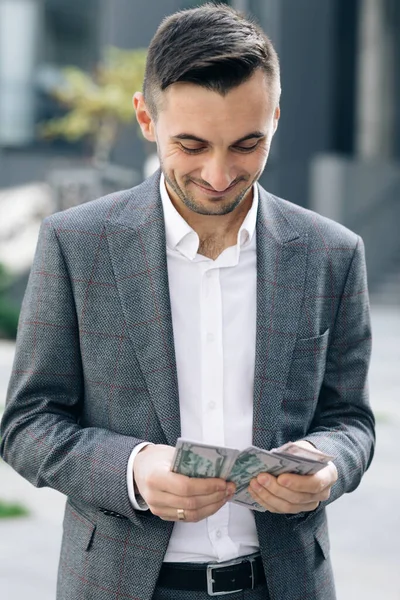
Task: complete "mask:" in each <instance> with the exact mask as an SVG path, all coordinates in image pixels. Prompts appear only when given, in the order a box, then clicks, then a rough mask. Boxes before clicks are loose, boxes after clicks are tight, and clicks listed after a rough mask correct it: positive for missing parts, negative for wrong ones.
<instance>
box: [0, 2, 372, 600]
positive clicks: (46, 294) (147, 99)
mask: <svg viewBox="0 0 400 600" xmlns="http://www.w3.org/2000/svg"><path fill="white" fill-rule="evenodd" d="M279 96H280V83H279V66H278V59H277V56H276V53H275V51H274V49H273V47H272V45H271V42H270V41H269V39H268V38H267V37H266V36H265V34H264V33H263V32H262V31H261V30H260V29H259V28H258V27H256V26H255V25H254V24H252V23H250V22H248V21H247V20H246V19H245V18H244V17H242V16H240V15H238V14H237V13H236V12H234V11H233V10H231V9H230V8H227V7H226V6H223V5H221V6H214V5H205V6H203V7H200V8H196V9H192V10H188V11H184V12H179V13H177V14H174V15H172V16H171V17H169V18H167V19H166V20H165V21H164V22H163V23H162V24H161V26H160V27H159V29H158V31H157V33H156V34H155V36H154V38H153V40H152V42H151V45H150V49H149V54H148V60H147V67H146V76H145V83H144V93H143V94H141V93H136V94H135V96H134V105H135V109H136V114H137V119H138V122H139V124H140V127H141V129H142V132H143V135H144V137H145V138H146V139H147V140H149V141H152V142H156V144H157V149H158V154H159V158H160V162H161V172H158V173H156V174H155V175H154V176H152V177H151V178H150V179H148V180H147V181H145V182H144V183H143V184H142V185H140V186H138V187H136V188H133V189H132V190H128V191H124V192H121V193H116V194H113V195H111V196H108V197H106V198H102V199H100V200H97V201H95V202H93V203H89V204H86V205H83V206H80V207H78V208H74V209H72V210H68V211H65V212H64V213H61V214H56V215H53V216H52V217H50V218H48V219H46V220H45V221H44V224H43V227H42V230H41V234H40V238H39V244H38V249H37V253H36V258H35V263H34V266H33V268H32V274H31V277H30V281H29V285H28V289H27V292H26V297H25V300H24V304H23V310H22V314H21V319H20V329H19V336H18V342H17V353H16V359H15V365H14V370H13V375H12V379H11V383H10V388H9V397H8V404H7V408H6V411H5V414H4V418H3V424H2V454H3V456H4V458H5V460H6V461H8V462H9V463H10V464H11V465H12V466H13V467H14V468H15V469H16V470H17V471H18V472H19V473H21V474H22V475H23V476H24V477H26V478H27V479H28V480H29V481H31V482H32V483H33V484H34V485H36V486H51V487H53V488H55V489H57V490H59V491H61V492H62V493H64V494H66V495H67V496H68V501H67V506H66V513H65V519H64V536H63V542H62V550H61V559H60V568H59V580H58V596H57V598H58V599H59V600H67V599H68V600H72V599H73V600H77V599H78V598H79V599H89V598H90V599H96V600H97V599H101V598H114V599H115V600H117V599H122V598H131V599H133V598H140V599H141V600H150V599H151V598H154V599H155V600H166V599H171V600H172V599H174V600H176V599H188V600H190V599H193V600H194V599H197V600H202V599H203V598H204V599H205V598H208V597H209V596H210V595H215V594H219V593H226V594H227V597H228V598H231V599H232V600H238V599H239V598H246V599H247V600H255V599H261V598H262V599H264V600H266V599H270V600H306V599H307V600H332V599H333V598H335V592H334V583H333V578H332V572H331V565H330V560H329V541H328V534H327V524H326V516H325V507H326V505H327V504H328V503H329V502H332V501H333V500H335V499H337V498H338V497H339V496H341V495H342V494H343V493H344V492H349V491H352V490H353V489H355V488H356V487H357V485H358V484H359V482H360V479H361V476H362V474H363V472H364V471H365V469H366V468H367V467H368V465H369V463H370V461H371V458H372V452H373V450H372V448H373V440H374V422H373V416H372V414H371V410H370V408H369V405H368V399H367V392H366V373H367V369H368V362H369V352H370V324H369V315H368V299H367V291H366V278H365V267H364V255H363V246H362V242H361V240H360V238H358V236H356V235H355V234H353V233H351V232H350V231H348V230H347V229H345V228H343V227H342V226H340V225H338V224H335V223H333V222H332V221H329V220H327V219H324V218H322V217H320V216H318V215H316V214H314V213H312V212H309V211H307V210H304V209H301V208H299V207H297V206H294V205H292V204H290V203H288V202H286V201H284V200H281V199H279V198H276V197H274V196H272V195H271V194H269V193H268V192H266V191H265V190H264V189H262V188H261V187H260V186H259V185H258V184H257V180H258V178H259V177H260V175H261V173H262V171H263V169H264V167H265V164H266V161H267V157H268V153H269V148H270V144H271V140H272V137H273V135H274V132H275V130H276V128H277V124H278V120H279ZM179 435H181V436H183V437H186V438H190V439H194V440H198V441H203V442H205V443H210V444H215V445H220V446H224V445H226V446H230V447H235V448H239V449H242V448H245V447H247V446H249V445H251V444H252V443H253V444H254V445H256V446H259V447H262V448H265V449H271V448H273V447H277V446H279V445H281V444H283V443H284V442H287V441H289V440H291V441H296V442H297V443H298V444H299V445H300V446H301V445H303V446H305V447H310V448H313V449H314V448H317V449H318V450H320V451H323V452H326V453H329V454H331V455H333V456H334V460H333V461H332V462H331V463H329V465H328V466H327V467H325V468H324V469H322V470H321V471H320V472H319V473H317V474H316V475H312V476H311V475H310V476H300V475H295V474H285V475H281V476H279V477H277V478H275V477H273V476H267V475H266V474H261V475H259V476H258V477H256V478H254V479H253V480H252V481H251V484H250V486H249V490H250V493H251V495H252V496H253V497H254V498H255V499H256V500H257V501H258V503H259V504H261V505H262V506H263V507H264V508H265V509H266V511H265V512H255V511H254V512H253V511H251V510H249V509H247V508H245V507H242V506H237V505H234V504H232V503H230V502H229V500H230V499H231V498H232V494H233V493H234V486H233V485H232V483H229V482H226V481H223V480H221V479H213V478H204V479H200V478H199V479H197V478H189V477H185V476H183V475H180V474H175V473H172V472H171V461H172V456H173V453H174V446H175V443H176V440H177V438H178V437H179ZM210 565H214V567H211V566H210ZM215 565H216V567H215ZM252 588H253V589H252ZM238 590H239V591H238Z"/></svg>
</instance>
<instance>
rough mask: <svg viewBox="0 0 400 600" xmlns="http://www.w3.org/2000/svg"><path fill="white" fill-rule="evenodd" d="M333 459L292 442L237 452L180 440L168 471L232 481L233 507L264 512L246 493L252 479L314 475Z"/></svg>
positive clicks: (221, 447) (250, 447)
mask: <svg viewBox="0 0 400 600" xmlns="http://www.w3.org/2000/svg"><path fill="white" fill-rule="evenodd" d="M332 459H333V457H332V456H330V455H327V454H323V453H321V452H319V451H318V450H315V451H314V450H311V449H306V448H301V447H300V446H297V445H296V444H294V443H292V442H288V443H287V444H284V445H283V446H281V447H279V448H274V449H273V450H264V449H262V448H257V447H256V446H249V447H248V448H246V449H245V450H242V451H239V450H236V449H234V448H226V447H224V446H214V445H210V444H203V443H201V442H195V441H192V440H186V439H183V438H179V439H178V441H177V445H176V448H175V454H174V458H173V462H172V467H171V469H172V471H173V472H174V473H181V474H182V475H187V476H188V477H221V478H222V479H225V480H227V481H233V482H234V483H235V484H236V492H235V495H234V497H233V498H232V500H231V501H232V502H233V503H235V504H238V505H240V506H245V507H246V508H250V509H251V510H257V511H264V510H265V509H264V508H263V507H262V506H261V505H260V504H258V503H257V502H256V501H255V500H254V498H252V496H251V495H250V494H249V492H248V491H247V490H248V486H249V483H250V481H251V480H252V479H253V478H254V477H257V475H259V474H260V473H271V474H272V475H274V476H275V477H277V476H278V475H281V474H282V473H296V474H298V475H313V474H315V473H317V472H318V471H319V470H320V469H323V468H324V467H325V466H326V465H327V464H328V462H329V461H330V460H332Z"/></svg>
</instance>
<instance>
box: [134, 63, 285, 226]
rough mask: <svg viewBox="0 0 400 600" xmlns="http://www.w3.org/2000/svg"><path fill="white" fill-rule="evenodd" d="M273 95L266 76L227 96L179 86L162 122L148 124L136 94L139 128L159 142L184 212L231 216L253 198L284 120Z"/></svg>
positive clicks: (170, 91) (165, 98)
mask: <svg viewBox="0 0 400 600" xmlns="http://www.w3.org/2000/svg"><path fill="white" fill-rule="evenodd" d="M270 95H271V94H270V92H269V89H268V82H267V80H266V77H265V75H264V74H263V73H262V72H261V71H257V72H256V73H255V74H254V75H253V76H252V77H251V79H249V80H248V81H246V82H245V83H243V84H241V85H240V86H238V87H237V88H234V89H233V90H231V91H230V92H229V93H228V94H227V95H226V96H224V97H223V96H221V95H220V94H218V93H216V92H213V91H210V90H207V89H205V88H203V87H201V86H199V85H195V84H192V83H176V84H173V85H171V86H170V87H169V88H167V90H166V91H165V92H164V93H163V94H162V106H161V107H160V108H159V112H158V117H157V121H156V122H154V121H153V120H152V119H151V118H150V117H149V114H148V111H147V121H146V124H145V125H144V124H143V122H142V121H143V119H141V110H145V109H143V104H144V102H143V98H142V97H141V94H136V95H135V107H136V110H137V116H138V120H139V123H140V124H141V127H142V131H143V133H144V135H145V137H146V138H147V139H149V140H151V141H156V142H157V147H158V155H159V158H160V163H161V168H162V171H163V173H164V176H165V180H166V183H167V188H168V191H169V194H170V196H171V199H172V200H173V202H174V204H175V206H176V207H177V208H178V210H179V209H181V212H183V213H185V212H187V209H189V210H190V211H193V212H195V213H197V214H201V215H225V214H228V213H231V212H232V211H233V210H235V209H236V208H237V207H238V206H239V205H240V204H241V203H242V202H243V201H244V200H245V199H246V198H249V195H250V194H251V187H252V185H253V183H254V181H256V180H257V179H258V178H259V177H260V175H261V173H262V171H263V169H264V167H265V163H266V161H267V158H268V153H269V148H270V144H271V140H272V136H273V134H274V132H275V129H276V126H277V122H278V119H279V108H277V107H276V105H274V104H273V102H272V101H271V99H270ZM140 103H142V106H141V105H140ZM142 116H143V115H142Z"/></svg>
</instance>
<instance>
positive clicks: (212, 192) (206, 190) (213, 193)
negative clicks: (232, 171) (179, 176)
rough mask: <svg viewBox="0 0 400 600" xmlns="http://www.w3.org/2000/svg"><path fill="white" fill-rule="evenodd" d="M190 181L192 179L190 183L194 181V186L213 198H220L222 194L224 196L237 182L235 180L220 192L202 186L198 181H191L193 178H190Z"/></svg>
mask: <svg viewBox="0 0 400 600" xmlns="http://www.w3.org/2000/svg"><path fill="white" fill-rule="evenodd" d="M191 181H192V183H194V185H195V186H197V187H198V188H199V189H200V190H201V191H202V192H204V193H205V194H206V195H207V196H211V197H213V198H221V197H222V196H226V194H227V193H228V192H230V191H231V190H233V188H234V187H235V186H236V185H237V184H238V183H239V182H238V181H236V182H235V183H232V184H231V185H230V186H229V187H227V188H226V189H225V190H223V191H222V192H217V190H213V189H210V188H206V187H203V186H202V185H200V183H197V182H196V181H193V180H191Z"/></svg>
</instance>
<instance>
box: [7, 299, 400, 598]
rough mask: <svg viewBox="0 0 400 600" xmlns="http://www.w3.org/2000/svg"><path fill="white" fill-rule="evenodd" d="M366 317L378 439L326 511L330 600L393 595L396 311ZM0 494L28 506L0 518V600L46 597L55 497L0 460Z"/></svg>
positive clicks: (399, 334)
mask: <svg viewBox="0 0 400 600" xmlns="http://www.w3.org/2000/svg"><path fill="white" fill-rule="evenodd" d="M372 315H373V326H374V336H375V341H374V350H373V361H372V366H371V374H370V383H371V398H372V404H373V407H374V409H375V411H376V414H377V419H378V425H377V436H378V444H377V450H376V456H375V460H374V462H373V464H372V466H371V469H370V470H369V471H368V473H367V474H366V475H365V477H364V479H363V482H362V484H361V486H360V488H359V489H358V490H356V492H354V493H353V494H350V495H348V496H345V497H343V498H341V499H340V500H339V501H337V502H336V503H335V504H333V505H332V506H331V507H330V509H329V520H330V532H331V546H332V560H333V566H334V570H335V574H336V583H337V590H338V600H400V546H399V538H400V512H399V506H400V478H399V466H398V462H397V451H396V450H397V442H398V440H399V439H400V343H399V341H400V309H397V308H393V309H391V308H389V307H382V308H378V307H375V308H374V310H373V313H372ZM12 355H13V345H12V344H1V345H0V404H1V403H2V401H3V398H4V395H5V387H6V382H7V380H8V376H9V372H10V368H11V361H12ZM0 497H1V498H4V499H14V500H19V501H23V502H24V504H25V505H26V506H28V507H29V508H30V510H31V516H30V517H29V518H25V519H19V520H17V519H16V520H10V521H3V522H0V590H1V592H0V597H1V599H2V600H25V599H29V600H54V597H55V580H56V569H57V562H58V551H59V546H60V537H61V520H62V511H63V506H64V499H63V497H62V496H61V495H60V494H58V493H57V492H54V491H53V490H48V489H42V490H36V489H35V488H33V487H32V486H31V485H30V484H28V483H27V482H25V481H24V480H23V479H22V478H21V477H19V476H18V475H16V474H15V473H14V472H13V471H12V470H11V469H10V468H9V467H8V466H7V465H5V464H4V463H3V464H0Z"/></svg>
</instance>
